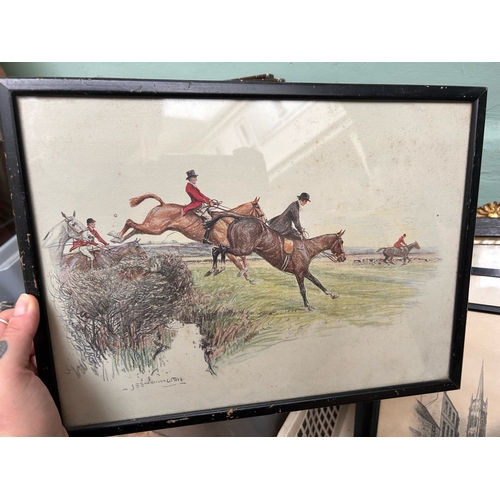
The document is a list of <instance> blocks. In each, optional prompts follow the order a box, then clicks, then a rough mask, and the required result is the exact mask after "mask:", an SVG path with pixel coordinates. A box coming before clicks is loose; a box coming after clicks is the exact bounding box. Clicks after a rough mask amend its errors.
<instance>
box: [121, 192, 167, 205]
mask: <svg viewBox="0 0 500 500" xmlns="http://www.w3.org/2000/svg"><path fill="white" fill-rule="evenodd" d="M148 198H154V199H155V200H156V201H158V202H159V203H160V205H165V203H164V201H163V200H162V199H161V198H160V197H159V196H158V195H156V194H152V193H148V194H143V195H142V196H136V197H135V198H131V199H130V206H131V207H136V206H137V205H139V204H140V203H142V202H143V201H144V200H147V199H148Z"/></svg>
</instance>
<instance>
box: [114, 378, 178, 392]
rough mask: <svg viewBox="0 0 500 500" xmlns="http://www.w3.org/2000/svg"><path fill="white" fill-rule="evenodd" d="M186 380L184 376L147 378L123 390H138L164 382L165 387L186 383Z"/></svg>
mask: <svg viewBox="0 0 500 500" xmlns="http://www.w3.org/2000/svg"><path fill="white" fill-rule="evenodd" d="M185 383H186V382H185V381H184V379H183V378H182V377H168V378H164V379H161V380H151V379H149V380H146V381H143V382H135V383H134V384H131V385H130V386H129V387H125V388H124V389H123V390H124V391H136V390H139V389H142V388H144V387H148V386H150V385H158V384H162V385H163V386H164V387H167V386H168V387H171V386H174V385H179V384H185Z"/></svg>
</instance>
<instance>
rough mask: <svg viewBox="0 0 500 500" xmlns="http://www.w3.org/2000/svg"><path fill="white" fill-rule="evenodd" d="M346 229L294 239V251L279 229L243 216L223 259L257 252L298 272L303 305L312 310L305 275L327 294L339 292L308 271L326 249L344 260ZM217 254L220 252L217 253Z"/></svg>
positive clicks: (231, 228)
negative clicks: (317, 256) (314, 260)
mask: <svg viewBox="0 0 500 500" xmlns="http://www.w3.org/2000/svg"><path fill="white" fill-rule="evenodd" d="M344 232H345V231H340V232H339V233H337V234H324V235H322V236H317V237H316V238H310V239H294V240H293V250H292V251H291V253H287V252H285V247H284V241H283V240H284V238H283V236H281V235H280V234H279V233H277V232H276V231H274V230H273V229H271V228H270V227H269V226H267V225H266V224H264V223H263V222H261V221H259V220H257V219H251V218H240V219H237V220H235V221H234V222H233V223H232V224H231V225H230V226H229V227H228V230H227V239H228V241H229V247H228V248H224V247H221V248H220V253H221V259H222V260H224V258H225V255H226V254H227V255H228V256H230V255H236V256H243V255H250V254H251V253H252V252H255V253H256V254H257V255H260V256H261V257H262V258H263V259H265V260H266V261H267V262H269V264H271V265H272V266H273V267H275V268H276V269H279V270H280V271H283V272H285V273H290V274H293V275H295V278H296V279H297V283H298V285H299V289H300V293H301V295H302V300H303V301H304V306H305V307H307V309H309V310H310V311H312V310H313V307H312V306H311V305H310V304H309V301H308V300H307V295H306V287H305V285H304V278H307V279H308V280H309V281H310V282H311V283H314V284H315V285H316V286H317V287H318V288H319V289H320V290H322V291H323V292H324V293H325V294H326V295H328V296H329V297H331V298H332V299H335V298H337V297H338V294H336V293H332V292H330V291H328V290H327V289H326V288H325V287H324V286H323V285H322V284H321V283H320V281H319V280H318V279H317V278H315V277H314V276H313V275H312V274H311V272H310V271H309V264H310V263H311V260H312V259H313V258H314V257H315V256H316V255H319V254H320V253H321V252H324V251H325V250H330V251H331V252H332V254H333V257H330V256H329V255H328V258H330V259H331V260H334V258H336V259H335V260H337V261H339V262H344V261H345V259H346V257H345V253H344V245H343V241H342V235H343V234H344ZM214 258H215V259H216V258H217V255H214Z"/></svg>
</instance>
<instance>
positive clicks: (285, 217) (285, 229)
mask: <svg viewBox="0 0 500 500" xmlns="http://www.w3.org/2000/svg"><path fill="white" fill-rule="evenodd" d="M308 201H309V202H310V201H311V199H310V197H309V195H308V194H307V193H301V194H300V195H299V196H297V201H294V202H292V203H290V205H288V207H287V208H286V209H285V211H284V212H283V213H282V214H280V215H277V216H276V217H273V218H272V219H271V220H270V221H269V222H268V225H269V227H270V228H271V229H274V230H275V231H276V232H278V233H280V234H281V235H283V236H286V237H287V238H292V239H297V238H299V239H300V238H303V237H304V231H305V230H304V228H303V227H302V225H301V224H300V216H299V213H300V207H303V206H304V205H305V204H306V203H307V202H308Z"/></svg>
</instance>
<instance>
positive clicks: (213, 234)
mask: <svg viewBox="0 0 500 500" xmlns="http://www.w3.org/2000/svg"><path fill="white" fill-rule="evenodd" d="M148 198H154V199H155V200H156V201H158V202H159V203H160V204H159V205H158V206H156V207H154V208H153V209H151V210H150V212H149V213H148V215H146V218H145V219H144V222H143V223H142V224H137V223H136V222H134V221H133V220H131V219H128V220H127V221H126V222H125V226H124V227H123V229H122V230H121V231H120V233H119V234H117V235H112V236H114V238H113V240H112V241H114V242H122V241H125V240H126V239H128V238H130V237H131V236H134V235H136V234H151V235H160V234H163V233H164V232H165V231H178V232H179V233H182V234H183V235H184V236H186V238H189V239H190V240H193V241H199V242H202V241H203V238H204V236H205V231H206V229H205V227H204V226H203V221H202V219H201V218H200V217H198V216H197V215H195V214H194V213H193V212H192V211H189V212H187V213H186V215H182V209H183V208H184V207H183V205H177V204H175V203H164V202H163V200H162V199H161V198H160V197H159V196H157V195H155V194H144V195H142V196H138V197H136V198H132V199H131V200H130V206H132V207H136V206H137V205H139V204H140V203H142V202H143V201H144V200H146V199H148ZM259 199H260V198H255V199H254V200H253V201H249V202H248V203H244V204H242V205H239V206H237V207H235V208H233V209H232V210H230V211H229V212H228V213H233V212H234V213H235V214H240V215H244V216H250V217H255V218H258V219H261V220H265V217H266V216H265V214H264V212H263V211H262V210H261V208H260V206H259ZM228 217H229V215H228ZM231 222H232V220H231V219H229V220H220V221H217V222H216V223H215V224H213V225H212V228H211V231H210V237H209V238H210V242H211V243H213V245H215V246H219V245H225V246H227V245H228V244H229V242H228V241H227V237H226V234H227V228H228V226H229V225H230V224H231ZM129 229H131V231H130V232H129V233H127V231H128V230H129ZM228 257H229V259H231V261H232V262H233V263H234V265H235V266H236V267H237V268H238V269H239V274H238V275H239V276H244V277H245V279H246V280H247V281H249V282H250V283H253V282H254V281H253V280H252V279H250V278H249V277H248V274H247V271H248V268H247V263H246V256H243V258H242V259H238V258H236V257H234V256H233V255H228ZM224 269H225V264H224V265H223V266H222V267H221V268H220V269H219V268H217V261H216V260H215V262H214V265H213V266H212V269H210V271H208V272H207V273H206V274H205V276H211V275H216V274H219V273H220V272H222V271H223V270H224Z"/></svg>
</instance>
